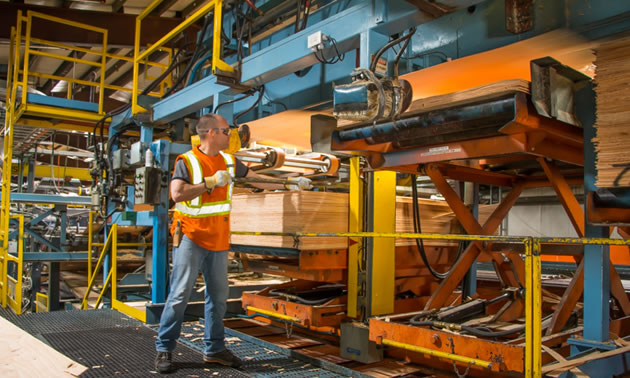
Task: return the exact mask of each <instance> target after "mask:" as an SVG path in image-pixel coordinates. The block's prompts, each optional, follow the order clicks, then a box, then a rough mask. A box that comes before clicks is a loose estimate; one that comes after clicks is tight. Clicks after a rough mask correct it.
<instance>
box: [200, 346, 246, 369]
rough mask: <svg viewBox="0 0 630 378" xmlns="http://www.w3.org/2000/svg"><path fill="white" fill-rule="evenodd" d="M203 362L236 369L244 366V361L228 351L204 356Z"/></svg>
mask: <svg viewBox="0 0 630 378" xmlns="http://www.w3.org/2000/svg"><path fill="white" fill-rule="evenodd" d="M203 361H204V362H207V363H210V364H221V365H224V366H231V367H234V368H238V367H240V366H241V365H243V361H241V359H240V358H238V357H236V356H235V355H234V354H232V352H230V351H229V350H228V349H226V350H223V351H221V352H217V353H211V354H204V356H203Z"/></svg>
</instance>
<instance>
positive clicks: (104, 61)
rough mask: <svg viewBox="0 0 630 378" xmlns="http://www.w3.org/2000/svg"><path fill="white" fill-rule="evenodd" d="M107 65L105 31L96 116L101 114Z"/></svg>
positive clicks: (105, 34) (105, 33)
mask: <svg viewBox="0 0 630 378" xmlns="http://www.w3.org/2000/svg"><path fill="white" fill-rule="evenodd" d="M106 65H107V30H105V32H104V33H103V50H102V51H101V77H100V85H99V91H98V114H103V113H104V111H103V103H104V102H105V98H104V97H105V66H106Z"/></svg>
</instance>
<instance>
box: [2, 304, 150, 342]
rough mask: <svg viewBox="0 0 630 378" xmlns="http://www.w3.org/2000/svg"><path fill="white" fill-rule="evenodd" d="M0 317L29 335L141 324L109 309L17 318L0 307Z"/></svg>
mask: <svg viewBox="0 0 630 378" xmlns="http://www.w3.org/2000/svg"><path fill="white" fill-rule="evenodd" d="M0 316H2V317H3V318H5V319H7V320H9V321H10V322H11V323H13V324H15V325H16V326H18V327H20V328H22V329H23V330H25V331H26V332H28V333H30V334H31V335H39V334H45V333H53V332H74V331H82V330H90V329H98V328H119V327H133V326H137V325H141V324H142V323H140V322H139V321H137V320H135V319H133V318H130V317H128V316H126V315H124V314H122V313H120V312H118V311H114V310H109V309H101V310H89V311H79V310H75V311H55V312H39V313H32V312H31V313H28V314H24V315H20V316H18V315H15V314H14V313H13V311H12V310H11V309H9V308H8V307H7V308H2V307H0Z"/></svg>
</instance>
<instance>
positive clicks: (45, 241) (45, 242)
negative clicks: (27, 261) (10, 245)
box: [24, 226, 61, 252]
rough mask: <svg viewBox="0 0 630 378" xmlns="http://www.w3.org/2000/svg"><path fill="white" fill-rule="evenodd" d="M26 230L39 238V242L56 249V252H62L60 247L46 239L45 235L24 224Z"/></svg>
mask: <svg viewBox="0 0 630 378" xmlns="http://www.w3.org/2000/svg"><path fill="white" fill-rule="evenodd" d="M24 231H25V232H27V233H29V234H30V235H31V236H33V237H34V238H35V239H37V241H38V242H40V243H42V244H44V245H45V246H46V247H48V248H50V249H51V250H53V251H56V252H61V250H60V249H59V247H57V246H56V245H54V244H53V243H51V242H49V241H48V240H46V239H44V237H43V236H41V235H40V234H38V233H37V232H36V231H34V230H31V229H30V228H28V227H26V226H24Z"/></svg>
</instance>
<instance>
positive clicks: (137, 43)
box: [131, 16, 142, 115]
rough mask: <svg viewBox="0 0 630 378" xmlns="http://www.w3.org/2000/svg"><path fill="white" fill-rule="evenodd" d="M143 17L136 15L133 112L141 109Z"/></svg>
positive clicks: (132, 85)
mask: <svg viewBox="0 0 630 378" xmlns="http://www.w3.org/2000/svg"><path fill="white" fill-rule="evenodd" d="M141 24H142V19H141V18H140V16H138V17H136V35H135V37H134V43H133V79H132V84H131V114H133V115H135V114H137V113H138V112H139V111H140V109H138V108H139V106H138V74H139V72H140V67H139V62H138V55H140V29H141Z"/></svg>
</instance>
